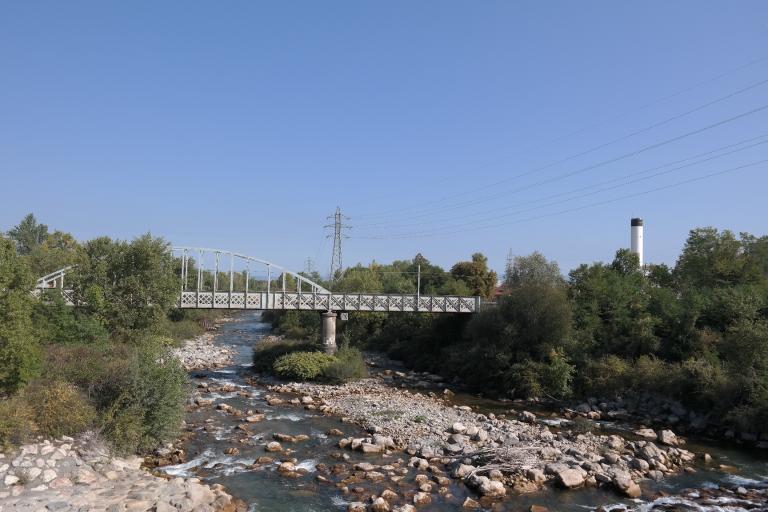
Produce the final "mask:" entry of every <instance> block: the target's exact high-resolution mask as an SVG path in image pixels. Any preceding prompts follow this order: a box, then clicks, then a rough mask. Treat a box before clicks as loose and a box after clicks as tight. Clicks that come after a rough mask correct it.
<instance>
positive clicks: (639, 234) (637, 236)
mask: <svg viewBox="0 0 768 512" xmlns="http://www.w3.org/2000/svg"><path fill="white" fill-rule="evenodd" d="M631 225H632V246H631V250H632V252H633V253H635V254H637V258H638V259H639V260H640V267H642V266H643V219H640V218H637V217H635V218H634V219H632V222H631Z"/></svg>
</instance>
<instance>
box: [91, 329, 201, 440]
mask: <svg viewBox="0 0 768 512" xmlns="http://www.w3.org/2000/svg"><path fill="white" fill-rule="evenodd" d="M116 377H118V376H116ZM118 380H119V381H120V382H119V387H117V389H119V390H120V393H119V395H118V396H117V398H116V399H115V400H114V401H113V402H112V403H111V404H110V405H109V407H108V408H107V409H106V410H105V412H104V419H103V421H104V432H105V434H106V436H107V438H108V439H110V440H111V441H112V442H113V443H114V445H115V447H116V448H117V449H118V450H119V451H122V452H139V453H141V452H146V451H149V450H152V449H154V448H156V447H157V446H159V445H160V444H162V443H163V442H165V441H168V440H170V439H173V438H174V437H175V436H176V435H177V434H178V431H179V428H180V427H181V422H182V420H183V419H184V400H185V397H186V386H187V374H186V372H185V371H184V369H183V368H182V367H181V365H180V364H179V362H178V360H177V359H176V358H174V357H172V356H171V355H170V354H169V353H168V351H167V349H166V348H165V347H162V346H159V345H158V344H156V343H146V344H145V345H144V346H142V347H138V348H137V350H135V351H133V353H132V357H131V360H130V363H129V365H128V368H127V373H126V375H124V376H120V377H118Z"/></svg>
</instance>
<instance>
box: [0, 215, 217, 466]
mask: <svg viewBox="0 0 768 512" xmlns="http://www.w3.org/2000/svg"><path fill="white" fill-rule="evenodd" d="M68 265H75V266H76V267H75V268H73V269H72V270H71V271H70V272H68V273H67V277H66V279H67V288H70V287H71V289H72V291H73V299H74V302H75V306H68V305H65V303H64V300H63V299H62V298H61V295H60V294H59V293H56V292H53V291H52V292H51V293H43V294H42V296H41V297H39V298H34V297H33V296H32V294H31V293H30V291H31V290H32V289H33V287H34V283H35V279H36V278H37V277H40V276H43V275H46V274H48V273H50V272H53V271H56V270H58V269H60V268H63V267H65V266H68ZM175 265H176V262H175V261H174V259H173V258H172V256H171V255H170V253H169V251H168V244H167V243H166V242H165V241H164V240H163V239H161V238H156V237H153V236H151V235H149V234H147V235H143V236H140V237H138V238H136V239H134V240H132V241H121V240H113V239H110V238H107V237H100V238H96V239H93V240H89V241H86V242H83V243H79V242H77V241H76V240H75V239H74V237H72V236H71V235H70V234H68V233H64V232H60V231H54V232H53V233H49V232H48V228H47V226H45V225H43V224H39V223H38V222H37V221H36V219H35V218H34V216H32V215H29V216H27V217H26V218H24V219H23V220H22V221H21V222H20V223H19V224H18V225H17V226H15V227H13V228H11V229H10V231H9V232H8V236H0V448H2V447H7V446H8V445H11V444H16V443H19V442H23V441H25V440H27V439H30V438H31V437H32V436H34V435H37V434H40V435H43V436H46V437H54V436H60V435H72V434H76V433H79V432H82V431H84V430H86V429H90V430H94V431H97V432H100V433H101V434H102V435H103V436H104V437H105V438H106V439H107V440H109V441H110V442H111V443H112V444H113V446H114V447H115V448H117V449H118V450H119V451H121V452H125V453H128V452H139V453H141V452H146V451H148V450H151V449H154V448H155V447H157V446H158V445H159V444H160V443H162V442H164V441H168V440H171V439H173V438H174V436H175V435H176V433H177V431H178V429H179V427H180V425H181V422H182V419H183V413H184V409H183V406H184V405H183V404H184V400H185V397H186V383H187V377H186V372H184V371H183V369H182V368H181V367H180V365H179V364H178V362H177V361H176V359H174V358H173V357H171V356H170V355H169V353H168V349H169V347H170V346H171V345H173V344H174V343H175V341H177V340H180V339H184V338H189V337H192V336H195V335H197V334H200V333H201V332H203V331H204V327H205V324H206V323H208V321H207V320H208V316H209V315H207V314H205V313H198V312H195V313H188V312H186V311H179V310H175V309H172V308H171V307H172V305H173V304H174V302H175V301H176V300H177V293H178V281H177V278H176V277H175V276H176V273H175Z"/></svg>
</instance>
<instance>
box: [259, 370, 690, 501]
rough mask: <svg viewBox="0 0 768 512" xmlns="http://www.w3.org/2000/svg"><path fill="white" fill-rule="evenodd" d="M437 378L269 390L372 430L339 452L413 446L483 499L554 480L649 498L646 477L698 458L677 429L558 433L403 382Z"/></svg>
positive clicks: (383, 376)
mask: <svg viewBox="0 0 768 512" xmlns="http://www.w3.org/2000/svg"><path fill="white" fill-rule="evenodd" d="M430 381H431V382H432V383H433V384H435V383H439V381H440V378H439V377H438V376H429V375H416V376H415V377H414V375H413V374H412V373H411V372H393V371H391V370H385V371H383V372H379V373H378V374H376V375H374V376H373V377H371V378H368V379H364V380H361V381H358V382H354V383H348V384H345V385H339V386H331V385H320V384H309V383H291V384H284V385H273V386H270V388H269V389H270V390H271V391H273V392H277V393H295V394H298V395H302V398H301V399H300V402H301V403H302V404H303V405H305V406H307V405H310V404H311V405H310V406H311V407H317V408H318V409H320V410H321V411H323V412H325V413H326V414H336V415H340V416H342V417H344V418H345V419H346V421H349V422H353V423H356V424H358V425H361V426H363V427H364V428H366V429H367V430H368V431H369V432H370V433H371V434H372V435H371V437H369V438H362V439H352V438H348V439H341V440H340V441H339V446H340V447H341V448H347V449H353V450H359V451H363V452H366V453H381V452H385V451H387V450H389V449H398V450H405V451H406V452H407V453H408V454H409V455H411V456H412V458H411V461H410V463H411V464H417V465H423V466H424V467H428V466H429V465H430V464H432V463H434V462H436V461H441V462H442V463H443V464H445V465H446V466H447V467H448V468H450V470H451V471H452V474H453V476H454V477H455V478H461V479H463V480H464V481H465V482H466V483H467V484H468V485H470V486H471V487H474V488H476V489H478V491H479V492H480V494H481V495H485V496H503V495H504V494H506V487H512V489H513V490H514V491H515V492H529V491H534V490H537V489H539V488H540V487H541V485H543V484H544V483H547V482H551V483H553V484H556V485H558V486H559V487H562V488H565V489H573V488H578V487H583V486H611V487H613V488H614V489H615V490H616V491H618V492H619V493H620V494H624V495H626V496H630V497H633V498H634V497H638V496H640V494H641V488H640V486H639V482H640V481H641V480H643V479H648V478H652V479H655V480H660V479H662V478H664V477H665V476H666V475H669V474H673V473H675V472H679V471H681V470H684V469H686V468H688V466H690V463H691V462H692V461H693V459H694V455H693V454H692V453H691V452H689V451H687V450H684V449H683V448H681V447H680V445H681V444H683V440H682V439H679V438H677V437H676V436H675V435H674V434H673V433H672V432H669V431H662V432H660V433H659V434H658V435H654V439H653V440H651V439H648V440H627V439H625V438H622V437H620V436H617V435H610V436H609V435H600V434H596V433H593V432H589V431H585V430H584V429H579V428H573V429H572V430H567V429H562V430H560V431H559V432H553V431H552V430H550V427H548V426H547V425H544V424H542V423H541V422H539V421H538V418H537V417H536V416H535V415H534V414H532V413H530V412H521V413H519V414H516V415H515V417H511V418H508V417H505V416H503V415H500V416H498V417H497V416H494V415H493V414H489V415H484V414H478V413H476V412H474V411H472V409H471V408H469V407H466V406H465V407H457V406H452V405H450V404H448V403H446V401H445V400H444V399H443V396H442V393H434V392H432V393H427V392H426V391H425V392H417V391H411V390H409V389H403V388H402V387H401V385H402V384H403V383H405V382H408V383H413V382H422V383H423V384H421V385H420V386H418V387H422V388H423V387H428V386H427V383H429V382H430ZM438 389H440V388H438ZM446 393H447V394H450V392H449V391H447V392H446ZM277 400H279V398H277ZM657 439H658V440H659V442H658V443H657V442H655V441H656V440H657Z"/></svg>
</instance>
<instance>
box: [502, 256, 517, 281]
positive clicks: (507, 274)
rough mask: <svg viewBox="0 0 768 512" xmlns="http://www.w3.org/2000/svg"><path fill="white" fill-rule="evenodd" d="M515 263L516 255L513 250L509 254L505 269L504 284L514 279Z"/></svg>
mask: <svg viewBox="0 0 768 512" xmlns="http://www.w3.org/2000/svg"><path fill="white" fill-rule="evenodd" d="M514 262H515V254H514V253H513V252H512V249H510V250H509V252H508V253H507V266H506V268H505V269H504V284H507V283H509V279H510V278H511V277H512V266H513V265H514Z"/></svg>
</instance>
